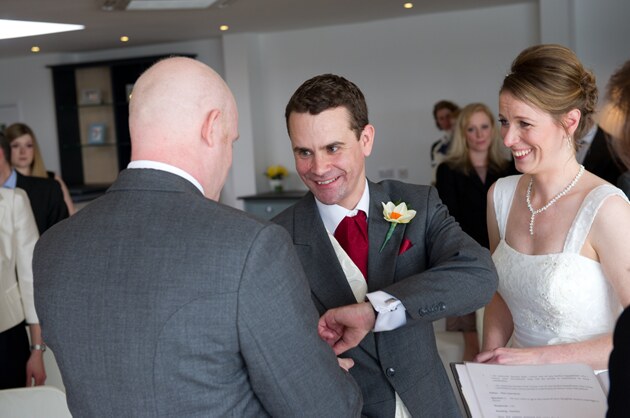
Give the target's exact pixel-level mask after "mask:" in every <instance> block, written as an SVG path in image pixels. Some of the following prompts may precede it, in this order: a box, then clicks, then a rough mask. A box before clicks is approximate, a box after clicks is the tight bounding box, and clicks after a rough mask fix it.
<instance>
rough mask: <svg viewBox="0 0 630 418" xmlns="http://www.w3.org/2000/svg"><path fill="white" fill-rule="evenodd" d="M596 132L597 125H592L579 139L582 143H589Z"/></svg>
mask: <svg viewBox="0 0 630 418" xmlns="http://www.w3.org/2000/svg"><path fill="white" fill-rule="evenodd" d="M596 133H597V125H593V127H592V128H591V130H590V131H588V132H587V133H586V134H585V135H584V136H583V137H582V138H580V141H582V143H583V144H590V143H591V142H593V138H595V134H596Z"/></svg>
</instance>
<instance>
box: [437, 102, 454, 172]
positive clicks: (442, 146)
mask: <svg viewBox="0 0 630 418" xmlns="http://www.w3.org/2000/svg"><path fill="white" fill-rule="evenodd" d="M457 111H459V106H457V105H456V104H455V103H453V102H450V101H448V100H440V101H439V102H437V103H436V104H435V105H434V106H433V119H434V120H435V126H437V128H438V130H440V131H442V132H443V134H442V136H441V137H440V138H438V140H437V141H435V142H434V143H433V144H431V168H432V169H433V175H432V179H431V183H432V184H433V183H435V170H436V169H437V166H438V165H439V164H440V163H441V162H442V160H443V159H444V157H445V156H446V154H447V153H448V148H449V146H450V144H451V139H452V138H453V123H454V121H455V119H456V113H457Z"/></svg>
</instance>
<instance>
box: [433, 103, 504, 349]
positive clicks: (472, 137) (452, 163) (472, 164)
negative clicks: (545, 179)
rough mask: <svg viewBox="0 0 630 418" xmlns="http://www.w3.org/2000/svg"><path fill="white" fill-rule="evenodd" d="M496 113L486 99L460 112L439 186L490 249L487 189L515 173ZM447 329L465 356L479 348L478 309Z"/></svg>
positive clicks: (455, 213)
mask: <svg viewBox="0 0 630 418" xmlns="http://www.w3.org/2000/svg"><path fill="white" fill-rule="evenodd" d="M494 121H495V118H494V115H492V111H491V110H490V109H489V108H488V106H486V105H484V104H483V103H472V104H469V105H467V106H466V107H464V108H463V109H462V110H461V111H460V115H459V118H458V119H457V121H456V123H455V125H454V130H453V140H452V141H451V146H450V149H449V152H448V154H447V155H446V158H445V159H444V161H443V162H442V163H440V165H439V166H438V168H437V174H436V183H435V186H436V188H437V189H438V193H439V194H440V198H441V199H442V202H444V204H446V206H447V207H448V211H449V213H450V214H451V215H453V217H454V218H455V220H456V221H457V222H459V224H460V226H461V227H462V229H463V230H464V232H466V233H467V234H468V235H470V236H471V237H472V238H474V239H475V241H477V242H478V243H479V244H481V245H483V246H484V247H486V248H489V244H488V228H487V223H486V203H487V193H488V189H489V188H490V186H491V185H492V184H493V183H494V182H495V181H496V180H497V179H499V178H500V177H504V176H506V175H508V174H513V173H514V171H513V170H512V169H511V168H512V165H511V164H510V161H509V160H508V158H507V156H506V152H505V150H504V149H503V145H502V144H501V137H500V136H499V132H498V130H497V127H496V124H495V122H494ZM446 330H447V331H460V332H463V333H464V342H465V348H464V360H465V361H471V360H472V359H473V358H474V356H476V355H477V354H478V353H479V339H478V337H477V326H476V320H475V312H471V313H469V314H467V315H464V316H458V317H450V318H447V320H446Z"/></svg>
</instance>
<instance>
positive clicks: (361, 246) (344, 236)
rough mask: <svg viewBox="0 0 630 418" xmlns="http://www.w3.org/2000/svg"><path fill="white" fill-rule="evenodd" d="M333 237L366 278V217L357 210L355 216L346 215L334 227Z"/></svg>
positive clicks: (367, 245) (367, 247) (367, 248)
mask: <svg viewBox="0 0 630 418" xmlns="http://www.w3.org/2000/svg"><path fill="white" fill-rule="evenodd" d="M334 235H335V239H336V240H337V241H338V242H339V245H341V247H342V248H343V249H344V251H345V252H346V253H347V254H348V256H349V257H350V258H351V259H352V261H353V262H354V264H356V266H357V267H358V268H359V270H361V273H363V277H365V279H366V280H367V259H368V250H369V241H368V231H367V217H366V215H365V212H363V211H362V210H359V211H358V212H357V214H356V215H355V216H346V217H345V218H343V219H342V220H341V222H340V223H339V225H338V226H337V229H335V234H334Z"/></svg>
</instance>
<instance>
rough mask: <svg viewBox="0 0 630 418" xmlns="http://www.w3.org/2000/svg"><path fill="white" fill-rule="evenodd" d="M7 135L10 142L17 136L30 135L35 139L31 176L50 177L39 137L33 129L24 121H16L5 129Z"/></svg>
mask: <svg viewBox="0 0 630 418" xmlns="http://www.w3.org/2000/svg"><path fill="white" fill-rule="evenodd" d="M5 135H6V137H7V139H8V140H9V143H11V142H13V141H14V140H16V139H17V138H19V137H21V136H24V135H30V136H31V138H32V139H33V161H32V162H31V176H33V177H48V173H47V172H46V166H45V165H44V159H43V158H42V154H41V152H40V151H39V145H37V138H35V134H34V133H33V130H32V129H31V128H29V127H28V125H25V124H24V123H14V124H12V125H10V126H9V127H8V128H7V129H6V130H5Z"/></svg>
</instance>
